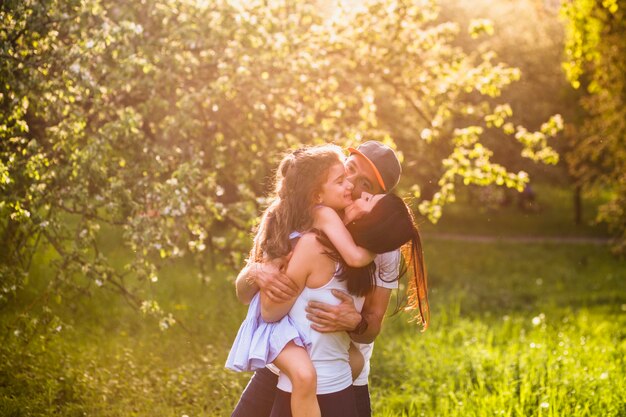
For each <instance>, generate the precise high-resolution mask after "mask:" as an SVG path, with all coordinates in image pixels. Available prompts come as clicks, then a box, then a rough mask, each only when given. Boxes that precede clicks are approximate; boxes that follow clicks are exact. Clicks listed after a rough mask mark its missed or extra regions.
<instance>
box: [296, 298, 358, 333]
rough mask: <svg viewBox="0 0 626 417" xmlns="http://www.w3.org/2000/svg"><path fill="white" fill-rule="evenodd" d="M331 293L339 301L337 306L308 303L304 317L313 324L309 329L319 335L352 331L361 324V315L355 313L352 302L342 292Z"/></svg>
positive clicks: (314, 302) (315, 302)
mask: <svg viewBox="0 0 626 417" xmlns="http://www.w3.org/2000/svg"><path fill="white" fill-rule="evenodd" d="M332 293H333V295H334V296H335V297H337V298H339V299H340V300H341V303H340V304H339V305H330V304H326V303H320V302H317V301H311V302H309V305H308V306H307V307H306V312H307V315H306V317H307V319H309V320H311V321H312V322H313V323H312V324H311V328H312V329H313V330H317V331H318V332H320V333H330V332H341V331H346V332H351V331H353V330H354V329H355V328H356V326H357V325H358V324H359V323H360V322H361V314H360V313H359V312H358V311H356V308H355V307H354V300H353V299H352V297H351V296H350V295H349V294H346V293H345V292H343V291H339V290H332Z"/></svg>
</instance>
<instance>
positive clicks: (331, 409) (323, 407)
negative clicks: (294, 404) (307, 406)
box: [270, 386, 359, 417]
mask: <svg viewBox="0 0 626 417" xmlns="http://www.w3.org/2000/svg"><path fill="white" fill-rule="evenodd" d="M317 402H318V403H319V405H320V411H321V412H322V416H323V417H359V415H358V414H357V411H356V400H355V399H354V387H352V386H349V387H348V388H346V389H344V390H342V391H339V392H333V393H332V394H320V395H318V396H317ZM270 417H292V414H291V393H290V392H285V391H281V390H279V389H278V390H276V397H275V398H274V407H273V408H272V414H270Z"/></svg>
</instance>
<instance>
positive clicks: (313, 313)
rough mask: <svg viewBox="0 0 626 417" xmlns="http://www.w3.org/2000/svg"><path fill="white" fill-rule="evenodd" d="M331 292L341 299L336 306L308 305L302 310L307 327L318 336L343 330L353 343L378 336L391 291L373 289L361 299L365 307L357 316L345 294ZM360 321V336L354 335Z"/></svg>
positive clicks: (315, 302)
mask: <svg viewBox="0 0 626 417" xmlns="http://www.w3.org/2000/svg"><path fill="white" fill-rule="evenodd" d="M332 292H333V295H334V296H335V297H337V298H339V299H340V300H341V303H340V304H338V305H330V304H326V303H320V302H317V301H311V302H309V305H308V306H307V308H306V311H307V313H308V314H307V318H308V319H309V320H311V322H312V323H313V324H312V325H311V328H313V329H314V330H317V331H318V332H322V333H330V332H341V331H346V332H348V334H349V335H350V338H351V339H352V340H354V341H355V342H358V343H372V342H373V341H374V339H376V336H378V333H380V329H381V327H382V323H383V318H384V316H385V312H386V311H387V306H388V305H389V298H390V297H391V290H390V289H388V288H383V287H375V288H374V290H373V291H372V292H371V293H370V294H368V295H367V296H366V297H365V304H363V310H362V312H361V313H360V314H359V312H358V311H357V310H356V308H355V307H354V301H353V299H352V297H351V296H350V295H349V294H347V293H345V292H343V291H339V290H332ZM361 320H365V322H366V323H367V328H366V329H365V331H364V332H363V333H360V334H357V333H355V332H354V331H355V329H356V328H357V326H358V325H359V323H360V322H361Z"/></svg>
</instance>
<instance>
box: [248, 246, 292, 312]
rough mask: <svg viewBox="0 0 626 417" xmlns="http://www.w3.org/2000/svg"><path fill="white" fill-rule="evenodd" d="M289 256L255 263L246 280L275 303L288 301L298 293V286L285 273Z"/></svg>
mask: <svg viewBox="0 0 626 417" xmlns="http://www.w3.org/2000/svg"><path fill="white" fill-rule="evenodd" d="M289 258H290V257H287V258H281V259H276V260H273V261H271V262H266V263H255V264H254V265H252V267H251V273H250V274H249V275H248V277H247V280H248V282H249V283H254V284H256V285H257V286H258V287H259V291H261V292H263V293H264V294H265V295H267V298H268V299H270V300H271V301H273V302H275V303H282V302H285V301H289V300H291V299H292V298H294V297H296V296H297V295H298V286H297V285H296V283H295V282H293V281H292V280H291V278H289V277H288V276H287V275H285V273H284V270H285V267H286V266H287V264H288V263H289Z"/></svg>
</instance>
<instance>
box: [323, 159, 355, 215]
mask: <svg viewBox="0 0 626 417" xmlns="http://www.w3.org/2000/svg"><path fill="white" fill-rule="evenodd" d="M352 188H354V186H353V185H352V183H351V182H350V181H348V179H347V178H346V172H345V168H344V166H343V164H341V163H337V164H335V165H333V166H332V167H331V168H330V169H329V170H328V178H327V179H326V182H325V183H324V184H322V191H321V192H320V194H319V198H318V202H319V203H320V204H323V205H325V206H327V207H330V208H332V209H335V210H343V209H344V208H346V207H347V206H348V205H349V204H350V203H352Z"/></svg>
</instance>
